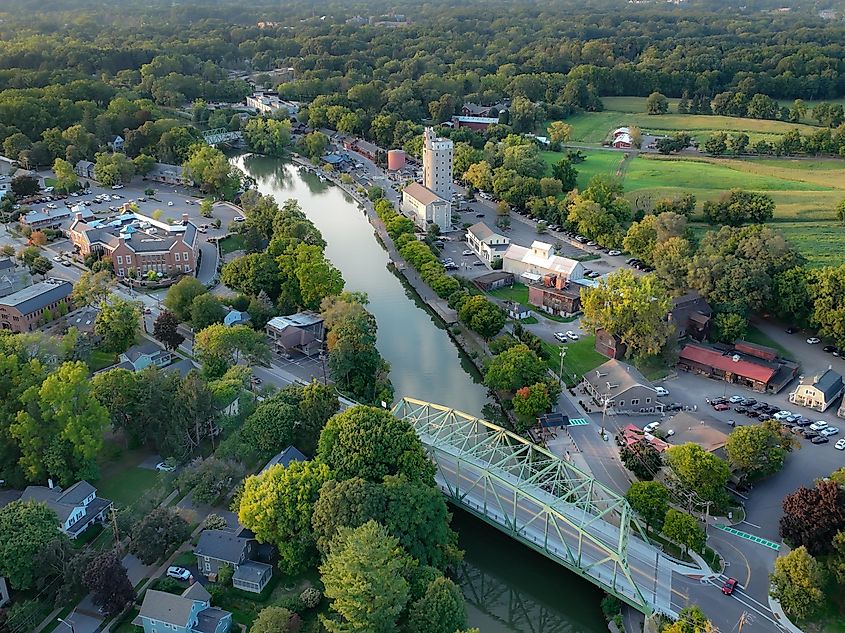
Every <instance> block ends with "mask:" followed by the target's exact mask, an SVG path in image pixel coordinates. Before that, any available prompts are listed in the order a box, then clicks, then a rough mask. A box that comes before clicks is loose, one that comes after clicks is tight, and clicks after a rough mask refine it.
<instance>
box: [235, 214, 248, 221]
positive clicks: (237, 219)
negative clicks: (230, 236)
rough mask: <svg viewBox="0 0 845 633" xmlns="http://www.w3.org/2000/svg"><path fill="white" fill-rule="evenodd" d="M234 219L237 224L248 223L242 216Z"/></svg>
mask: <svg viewBox="0 0 845 633" xmlns="http://www.w3.org/2000/svg"><path fill="white" fill-rule="evenodd" d="M233 219H234V220H235V222H246V218H245V217H244V216H242V215H236V216H235V217H234V218H233Z"/></svg>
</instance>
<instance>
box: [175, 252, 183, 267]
mask: <svg viewBox="0 0 845 633" xmlns="http://www.w3.org/2000/svg"><path fill="white" fill-rule="evenodd" d="M176 254H177V255H178V254H179V253H176ZM176 270H178V271H179V272H182V264H176Z"/></svg>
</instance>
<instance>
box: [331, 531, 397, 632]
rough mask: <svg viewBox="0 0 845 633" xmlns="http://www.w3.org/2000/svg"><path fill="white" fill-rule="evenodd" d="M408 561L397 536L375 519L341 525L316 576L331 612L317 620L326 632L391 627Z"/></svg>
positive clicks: (364, 630)
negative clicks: (321, 584) (348, 525)
mask: <svg viewBox="0 0 845 633" xmlns="http://www.w3.org/2000/svg"><path fill="white" fill-rule="evenodd" d="M410 565H411V560H410V559H409V558H408V555H407V554H406V553H405V552H404V551H403V550H402V547H401V546H400V545H399V542H398V541H397V539H396V538H394V537H393V536H390V534H388V532H387V530H385V528H383V527H382V526H380V525H379V524H378V523H376V522H375V521H368V522H367V523H365V524H364V525H362V526H360V527H358V528H356V529H354V530H353V529H351V528H341V530H340V531H339V533H338V534H337V536H336V537H335V538H334V540H333V541H332V544H331V551H330V553H329V555H328V556H327V557H326V561H325V562H324V563H323V564H322V565H321V566H320V576H321V579H322V581H323V584H324V585H325V588H326V597H327V598H329V599H330V600H331V604H330V609H331V611H332V612H333V614H334V616H333V617H331V618H330V617H325V616H323V617H321V618H320V621H321V622H322V624H323V626H324V627H325V628H326V629H327V630H328V631H330V633H393V632H394V631H396V629H397V626H398V621H399V618H400V616H401V615H402V613H403V612H404V611H405V608H406V606H407V604H408V600H409V598H410V587H409V584H408V581H407V580H406V579H405V577H404V574H405V572H406V570H407V569H408V567H409V566H410Z"/></svg>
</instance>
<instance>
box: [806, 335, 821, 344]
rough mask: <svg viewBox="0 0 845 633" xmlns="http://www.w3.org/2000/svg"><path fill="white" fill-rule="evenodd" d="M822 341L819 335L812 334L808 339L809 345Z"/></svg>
mask: <svg viewBox="0 0 845 633" xmlns="http://www.w3.org/2000/svg"><path fill="white" fill-rule="evenodd" d="M821 342H822V340H821V339H820V338H819V337H818V336H811V337H810V338H808V339H807V344H808V345H818V344H819V343H821Z"/></svg>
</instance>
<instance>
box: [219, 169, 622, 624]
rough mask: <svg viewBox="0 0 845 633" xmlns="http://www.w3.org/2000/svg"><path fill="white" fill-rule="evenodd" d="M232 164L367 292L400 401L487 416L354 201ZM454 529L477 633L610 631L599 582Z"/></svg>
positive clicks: (474, 382)
mask: <svg viewBox="0 0 845 633" xmlns="http://www.w3.org/2000/svg"><path fill="white" fill-rule="evenodd" d="M233 160H234V161H235V163H236V164H237V165H238V166H239V167H240V168H241V169H243V170H244V171H245V172H246V173H247V174H249V175H250V176H252V177H253V178H255V180H256V182H257V183H258V189H259V190H260V191H261V192H262V193H265V194H271V195H273V196H275V198H276V200H277V201H278V202H279V203H281V202H284V201H285V200H287V199H288V198H295V199H296V200H298V201H299V203H300V205H301V207H302V210H303V211H304V212H305V213H306V214H307V215H308V217H309V218H310V219H311V221H313V222H314V224H315V225H316V226H317V228H319V229H320V231H321V232H322V233H323V237H324V238H325V240H326V242H327V243H328V246H327V248H326V255H327V256H328V258H329V259H330V260H331V261H332V263H333V264H334V265H335V266H337V267H338V268H339V269H340V271H341V272H342V273H343V278H344V279H345V280H346V289H347V290H362V291H364V292H366V293H367V295H368V296H369V298H370V305H369V306H368V309H369V310H370V311H371V312H372V313H373V314H374V315H375V317H376V320H377V321H378V327H379V329H378V348H379V351H380V352H381V354H382V355H383V356H384V357H385V358H386V359H387V360H388V361H389V362H390V366H391V371H390V379H391V381H392V382H393V386H394V388H395V390H396V396H397V398H399V397H402V396H411V397H414V398H419V399H421V400H427V401H429V402H437V403H439V404H443V405H446V406H448V407H451V408H455V409H460V410H461V411H465V412H466V413H469V414H472V415H481V409H482V407H483V406H484V404H485V402H486V400H487V398H486V389H485V388H484V387H483V386H482V385H481V384H480V376H478V375H477V373H476V372H475V371H474V368H473V367H472V365H471V364H470V363H469V362H468V361H466V359H464V358H463V357H462V356H461V354H460V353H459V352H458V350H457V348H456V347H455V345H454V344H453V342H452V340H451V339H450V338H449V336H448V334H447V333H446V331H445V330H444V329H443V328H442V326H441V325H440V324H439V322H438V321H436V320H435V319H434V317H433V316H432V315H431V314H430V313H429V312H427V311H426V309H425V308H424V307H423V306H422V305H421V304H420V302H419V300H418V298H417V297H416V295H415V294H414V293H413V291H411V290H409V289H407V288H406V287H405V286H403V285H402V283H401V282H400V281H399V279H398V278H397V277H396V276H395V275H394V274H393V273H392V272H391V271H390V270H389V269H388V268H387V264H388V262H389V260H388V257H387V253H385V251H384V249H383V248H382V247H381V246H380V245H379V244H378V242H377V241H376V239H375V236H374V234H373V229H372V227H371V226H370V224H369V222H368V221H367V218H366V217H365V216H364V214H363V212H362V211H361V210H359V209H358V207H357V206H356V205H355V203H354V201H353V200H352V198H350V197H349V196H348V195H347V194H346V193H345V192H343V190H341V189H340V188H339V187H335V186H333V185H330V184H328V183H323V182H320V180H319V179H318V178H317V177H316V176H315V175H313V174H309V173H305V172H301V171H299V169H297V168H296V166H294V165H291V164H288V163H285V162H283V161H280V160H277V159H272V158H263V157H258V156H251V155H243V156H238V157H236V158H235V159H233ZM453 527H454V528H455V529H456V530H457V531H458V533H459V534H460V538H461V543H460V544H461V547H462V548H463V549H464V550H465V551H466V560H465V563H464V565H463V567H462V569H461V571H460V574H459V575H458V578H457V580H458V581H459V583H460V584H461V587H462V588H463V590H464V595H465V596H466V598H467V609H468V612H469V616H470V618H469V619H470V625H471V626H477V627H479V628H480V629H481V631H482V633H593V632H595V633H599V632H603V631H606V630H607V627H606V625H605V624H604V619H603V618H602V615H601V612H600V610H599V607H598V604H599V601H600V600H601V592H600V591H599V590H598V589H597V588H595V587H594V586H593V585H591V584H589V583H587V582H585V581H583V580H581V579H580V578H579V577H578V576H576V575H574V574H572V573H570V572H567V571H566V570H564V569H563V568H562V567H560V566H559V565H557V564H555V563H552V562H551V561H549V560H548V559H546V558H544V557H542V556H540V555H539V554H537V553H535V552H534V551H532V550H530V549H528V548H526V547H523V546H522V545H520V544H518V543H516V542H515V541H513V540H511V539H510V538H509V537H507V536H505V535H504V534H502V533H501V532H499V531H498V530H496V529H494V528H492V527H490V526H488V525H487V524H486V523H484V522H483V521H480V520H478V519H476V518H474V517H472V516H470V515H468V514H466V513H464V512H462V511H460V510H456V511H455V519H454V522H453ZM515 561H518V563H517V564H514V562H515Z"/></svg>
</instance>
